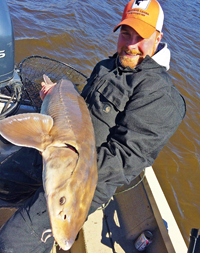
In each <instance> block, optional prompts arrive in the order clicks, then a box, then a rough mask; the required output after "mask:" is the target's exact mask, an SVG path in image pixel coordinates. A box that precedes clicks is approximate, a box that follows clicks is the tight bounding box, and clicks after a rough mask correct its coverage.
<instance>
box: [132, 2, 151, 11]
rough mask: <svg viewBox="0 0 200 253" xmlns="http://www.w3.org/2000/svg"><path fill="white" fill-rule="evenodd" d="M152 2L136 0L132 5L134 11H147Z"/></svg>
mask: <svg viewBox="0 0 200 253" xmlns="http://www.w3.org/2000/svg"><path fill="white" fill-rule="evenodd" d="M150 2H151V0H135V1H134V3H133V5H132V9H134V8H140V9H143V10H146V9H147V8H148V6H149V3H150Z"/></svg>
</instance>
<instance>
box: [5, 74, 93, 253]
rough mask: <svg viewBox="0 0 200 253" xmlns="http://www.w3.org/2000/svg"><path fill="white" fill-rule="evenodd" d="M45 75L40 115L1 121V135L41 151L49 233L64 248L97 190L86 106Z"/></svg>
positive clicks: (65, 86) (73, 92) (72, 91)
mask: <svg viewBox="0 0 200 253" xmlns="http://www.w3.org/2000/svg"><path fill="white" fill-rule="evenodd" d="M44 79H45V83H42V91H41V93H40V95H41V98H43V99H44V100H43V103H42V108H41V113H40V114H39V113H25V114H18V115H14V116H11V117H8V118H6V119H4V120H1V121H0V134H1V135H2V136H3V137H4V138H5V139H7V140H8V141H10V142H11V143H13V144H15V145H19V146H26V147H32V148H36V149H37V150H39V151H40V152H41V154H42V157H43V186H44V190H45V195H46V199H47V207H48V213H49V218H50V222H51V229H52V234H53V236H54V238H55V241H56V242H57V243H58V244H59V246H60V247H61V248H62V249H63V250H68V249H70V248H71V246H72V244H73V242H74V240H75V238H76V236H77V234H78V232H79V230H80V229H81V227H82V226H83V224H84V222H85V220H86V218H87V214H88V211H89V208H90V205H91V201H92V198H93V195H94V191H95V188H96V183H97V164H96V148H95V141H94V131H93V126H92V123H91V119H90V115H89V112H88V110H87V106H86V104H85V102H84V100H83V98H82V97H81V96H80V95H79V94H78V92H77V91H76V89H75V88H74V86H73V84H72V83H71V82H69V81H66V80H61V81H60V82H59V83H58V84H53V83H52V82H51V81H50V79H48V78H47V77H46V76H45V77H44ZM41 236H42V235H41Z"/></svg>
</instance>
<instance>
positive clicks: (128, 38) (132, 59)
mask: <svg viewBox="0 0 200 253" xmlns="http://www.w3.org/2000/svg"><path fill="white" fill-rule="evenodd" d="M161 38H162V33H160V34H158V33H157V32H154V33H153V34H152V35H151V36H150V37H149V38H148V39H143V38H142V37H141V36H140V35H139V34H138V33H137V32H136V31H135V30H134V29H133V28H131V27H130V26H127V25H123V26H122V27H121V30H120V34H119V38H118V44H117V52H118V54H119V57H120V62H121V64H122V66H123V67H130V68H132V69H133V68H135V67H136V66H137V65H138V64H140V63H141V62H142V61H143V59H144V58H145V56H146V55H149V56H152V55H153V54H154V53H155V51H156V49H157V46H158V44H159V42H160V40H161Z"/></svg>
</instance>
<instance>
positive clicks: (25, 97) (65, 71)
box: [18, 55, 87, 111]
mask: <svg viewBox="0 0 200 253" xmlns="http://www.w3.org/2000/svg"><path fill="white" fill-rule="evenodd" d="M18 68H19V75H20V78H21V81H22V83H23V89H24V91H23V93H22V103H23V104H28V105H32V106H34V107H35V108H36V110H37V111H40V107H41V104H42V100H41V99H40V96H39V92H40V90H41V82H42V81H43V74H45V75H47V76H48V77H49V78H50V79H51V81H52V82H57V81H59V80H60V79H62V78H63V79H67V80H70V81H71V82H73V83H74V84H75V85H76V87H77V89H78V90H79V92H81V90H82V89H83V87H84V86H85V84H86V79H87V76H85V75H84V74H83V73H81V72H79V71H78V70H76V69H75V68H73V67H72V66H70V65H68V64H66V63H64V62H60V61H57V60H55V59H51V58H48V57H42V56H37V55H35V56H29V57H27V58H25V59H24V60H23V61H22V62H20V63H19V65H18Z"/></svg>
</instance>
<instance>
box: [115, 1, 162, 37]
mask: <svg viewBox="0 0 200 253" xmlns="http://www.w3.org/2000/svg"><path fill="white" fill-rule="evenodd" d="M163 21H164V13H163V10H162V8H161V6H160V4H159V3H158V2H157V1H156V0H132V1H130V2H129V3H128V4H127V5H126V7H125V9H124V13H123V16H122V20H121V22H120V23H119V24H118V25H117V26H116V27H115V28H114V30H113V31H114V32H115V31H116V30H117V29H118V28H119V27H120V26H121V25H128V26H130V27H132V28H133V29H134V30H135V31H136V32H137V33H138V34H139V35H140V36H141V37H142V38H144V39H147V38H149V37H150V36H151V35H152V34H153V33H154V32H155V31H156V30H157V31H159V32H161V31H162V27H163Z"/></svg>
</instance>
